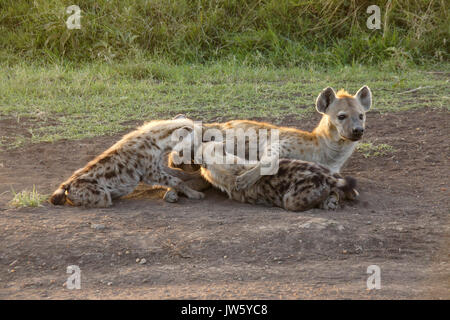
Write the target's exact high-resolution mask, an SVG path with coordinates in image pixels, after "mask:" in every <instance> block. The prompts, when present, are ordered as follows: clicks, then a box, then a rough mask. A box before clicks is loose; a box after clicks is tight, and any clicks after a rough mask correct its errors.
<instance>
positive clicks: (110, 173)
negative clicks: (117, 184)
mask: <svg viewBox="0 0 450 320" xmlns="http://www.w3.org/2000/svg"><path fill="white" fill-rule="evenodd" d="M116 175H117V174H116V172H114V171H108V172H106V173H105V178H106V179H111V178H114V177H115V176H116Z"/></svg>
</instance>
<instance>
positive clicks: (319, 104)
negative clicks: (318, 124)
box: [316, 87, 336, 113]
mask: <svg viewBox="0 0 450 320" xmlns="http://www.w3.org/2000/svg"><path fill="white" fill-rule="evenodd" d="M334 100H336V93H335V92H334V90H333V88H331V87H328V88H325V89H323V90H322V92H321V93H320V94H319V96H318V97H317V100H316V109H317V111H318V112H319V113H327V109H328V107H329V106H330V105H331V104H332V103H333V101H334Z"/></svg>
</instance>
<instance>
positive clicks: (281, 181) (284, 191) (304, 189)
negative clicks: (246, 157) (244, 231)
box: [201, 142, 358, 211]
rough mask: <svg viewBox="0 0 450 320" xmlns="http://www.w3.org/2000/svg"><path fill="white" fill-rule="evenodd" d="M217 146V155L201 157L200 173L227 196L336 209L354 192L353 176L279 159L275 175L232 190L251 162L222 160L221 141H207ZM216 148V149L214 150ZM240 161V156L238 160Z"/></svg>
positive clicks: (304, 207)
mask: <svg viewBox="0 0 450 320" xmlns="http://www.w3.org/2000/svg"><path fill="white" fill-rule="evenodd" d="M208 144H215V147H216V148H217V147H218V148H219V149H220V151H219V152H220V153H216V155H218V156H219V157H216V158H214V156H213V157H209V158H208V157H203V159H204V160H208V161H205V162H204V163H203V164H202V167H201V173H202V176H203V177H204V178H205V179H206V180H208V181H209V182H210V183H211V184H212V185H214V186H215V187H217V188H219V189H221V190H222V191H224V192H226V193H227V194H228V196H229V197H230V198H231V199H234V200H237V201H240V202H247V203H254V204H265V205H269V206H277V207H281V208H284V209H286V210H291V211H304V210H308V209H312V208H322V209H336V208H338V207H339V206H340V205H341V204H342V203H343V201H344V200H354V199H355V198H356V197H357V195H358V192H357V191H356V190H355V184H356V181H355V180H354V179H353V178H350V177H346V178H343V177H342V176H341V175H340V174H339V173H331V171H330V170H329V169H328V168H326V167H324V166H322V165H320V164H316V163H313V162H307V161H302V160H293V159H281V160H279V163H278V172H277V173H276V174H275V175H265V176H262V177H261V178H260V179H258V180H257V181H256V182H255V183H254V184H252V185H251V186H249V187H247V188H246V189H244V190H236V178H237V177H238V176H241V175H242V174H245V172H248V171H249V170H252V168H253V167H254V166H255V165H251V164H240V163H243V162H242V161H241V162H239V161H238V160H239V159H238V157H236V156H234V155H230V154H227V155H228V156H229V157H230V158H231V160H232V161H230V162H227V164H224V163H222V162H223V161H222V159H223V155H224V154H226V151H225V147H224V146H223V143H217V142H209V143H205V144H204V145H203V146H204V147H206V146H207V145H208ZM216 150H217V149H216ZM241 160H242V159H241Z"/></svg>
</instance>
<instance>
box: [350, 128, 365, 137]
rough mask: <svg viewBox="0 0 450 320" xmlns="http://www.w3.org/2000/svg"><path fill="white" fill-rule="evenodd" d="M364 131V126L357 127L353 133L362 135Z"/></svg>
mask: <svg viewBox="0 0 450 320" xmlns="http://www.w3.org/2000/svg"><path fill="white" fill-rule="evenodd" d="M363 133H364V128H363V127H357V128H354V129H353V134H354V135H359V136H360V135H362V134H363Z"/></svg>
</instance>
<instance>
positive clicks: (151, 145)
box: [50, 119, 204, 207]
mask: <svg viewBox="0 0 450 320" xmlns="http://www.w3.org/2000/svg"><path fill="white" fill-rule="evenodd" d="M193 126H194V123H193V121H191V120H189V119H175V120H163V121H151V122H149V123H147V124H145V125H143V126H142V127H140V128H138V129H137V130H135V131H133V132H131V133H129V134H127V135H125V136H124V137H123V138H122V139H121V140H120V141H118V142H117V143H116V144H114V145H113V146H112V147H111V148H109V149H108V150H106V151H105V152H103V153H102V154H101V155H99V156H98V157H96V158H95V159H94V160H92V161H91V162H89V163H88V164H87V165H86V166H85V167H83V168H81V169H79V170H77V171H75V172H74V173H73V174H72V176H71V177H70V178H69V179H68V180H66V181H65V182H63V183H62V184H61V185H60V186H59V188H58V189H57V190H56V191H55V192H54V193H53V195H52V196H51V198H50V202H51V203H53V204H55V205H58V204H64V203H69V204H72V205H76V206H89V207H108V206H110V205H111V204H112V200H113V199H115V198H119V197H121V196H124V195H126V194H128V193H130V192H132V191H133V190H134V188H135V187H136V186H137V184H138V183H139V182H141V181H142V182H144V183H146V184H149V185H160V186H165V187H168V188H171V189H169V191H168V192H167V194H166V195H167V196H166V200H168V201H172V202H173V200H174V199H173V197H176V195H177V194H176V192H174V190H175V191H180V192H182V193H184V194H185V195H186V196H187V197H188V198H190V199H201V198H203V197H204V194H203V193H201V192H198V191H196V190H193V189H192V188H190V187H189V186H188V185H187V184H186V183H185V182H184V181H183V180H182V179H180V178H184V179H188V178H190V177H191V176H192V175H191V174H189V173H186V172H182V170H180V169H176V168H169V167H168V166H167V158H165V154H167V153H168V152H170V151H172V150H173V149H174V147H176V146H177V145H178V144H179V143H189V139H188V138H189V135H190V134H192V132H193ZM174 133H178V134H179V136H180V140H176V139H173V134H174ZM180 141H181V142H180Z"/></svg>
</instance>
